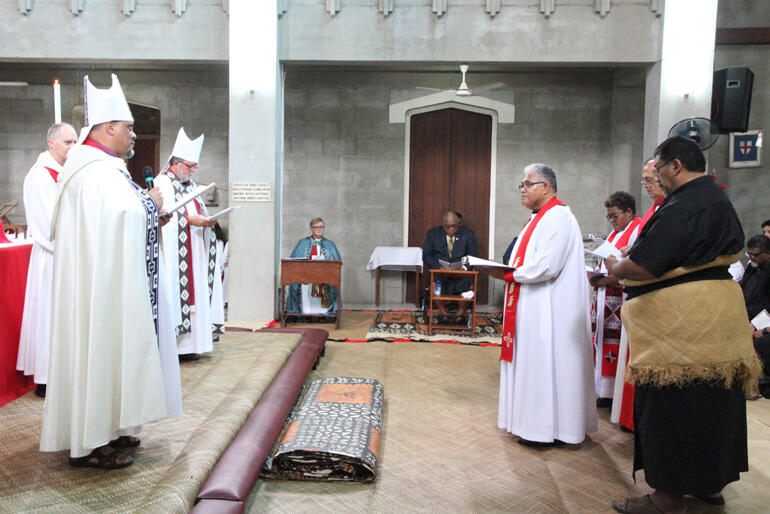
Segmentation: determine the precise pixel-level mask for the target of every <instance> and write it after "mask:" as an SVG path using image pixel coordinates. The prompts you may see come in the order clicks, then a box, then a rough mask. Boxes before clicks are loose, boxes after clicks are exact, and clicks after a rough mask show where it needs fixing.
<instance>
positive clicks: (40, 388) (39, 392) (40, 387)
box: [35, 384, 45, 398]
mask: <svg viewBox="0 0 770 514" xmlns="http://www.w3.org/2000/svg"><path fill="white" fill-rule="evenodd" d="M35 396H39V397H40V398H45V384H37V386H36V387H35Z"/></svg>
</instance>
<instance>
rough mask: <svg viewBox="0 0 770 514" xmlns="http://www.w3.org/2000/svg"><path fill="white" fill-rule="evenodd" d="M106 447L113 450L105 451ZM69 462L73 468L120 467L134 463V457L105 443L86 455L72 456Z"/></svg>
mask: <svg viewBox="0 0 770 514" xmlns="http://www.w3.org/2000/svg"><path fill="white" fill-rule="evenodd" d="M106 448H109V449H110V450H112V451H111V452H110V453H104V451H103V450H104V449H106ZM69 462H70V466H72V467H73V468H98V469H120V468H125V467H126V466H130V465H131V464H133V463H134V459H133V457H131V456H130V455H128V454H126V453H120V452H118V451H117V450H116V449H115V448H112V447H111V446H108V445H105V446H101V447H99V448H97V449H95V450H94V451H92V452H91V453H89V454H88V455H86V456H85V457H70V461H69Z"/></svg>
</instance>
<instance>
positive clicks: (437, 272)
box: [427, 269, 479, 336]
mask: <svg viewBox="0 0 770 514" xmlns="http://www.w3.org/2000/svg"><path fill="white" fill-rule="evenodd" d="M439 277H446V278H472V279H473V287H472V289H471V291H473V298H470V299H468V298H463V297H462V296H459V295H451V296H449V295H443V294H436V279H437V278H439ZM478 279H479V272H478V271H462V270H449V269H432V270H430V301H429V302H428V312H427V315H428V334H430V335H433V330H434V326H433V315H434V314H438V313H439V310H438V309H434V308H433V305H434V302H436V301H452V302H466V303H468V304H469V305H468V310H467V311H466V313H467V315H468V316H470V321H471V323H470V326H468V325H467V324H461V325H444V324H441V325H436V330H440V331H443V332H451V333H462V334H467V335H470V336H473V335H474V334H475V333H476V297H477V296H478V295H477V291H478Z"/></svg>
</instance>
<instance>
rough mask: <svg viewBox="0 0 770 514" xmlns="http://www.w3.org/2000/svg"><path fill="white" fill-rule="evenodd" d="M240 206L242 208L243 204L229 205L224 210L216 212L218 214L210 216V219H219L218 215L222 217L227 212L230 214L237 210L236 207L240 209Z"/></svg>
mask: <svg viewBox="0 0 770 514" xmlns="http://www.w3.org/2000/svg"><path fill="white" fill-rule="evenodd" d="M240 208H241V206H240V205H233V206H232V207H228V208H227V209H225V210H223V211H219V212H218V213H216V214H212V215H211V216H209V219H210V220H215V219H217V218H218V217H220V216H224V215H226V214H230V213H231V212H233V211H234V210H236V209H240Z"/></svg>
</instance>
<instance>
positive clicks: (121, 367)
mask: <svg viewBox="0 0 770 514" xmlns="http://www.w3.org/2000/svg"><path fill="white" fill-rule="evenodd" d="M85 86H86V87H85V89H86V125H87V126H86V127H84V129H83V131H82V132H81V136H80V139H79V141H78V144H77V145H76V146H74V147H73V148H72V149H71V150H70V153H69V155H68V158H67V162H66V163H65V166H64V169H63V171H62V173H61V175H60V177H59V187H58V191H57V197H56V201H55V204H54V211H53V216H52V221H51V234H52V239H54V240H55V244H56V252H55V255H54V271H53V293H52V300H53V301H52V312H51V340H52V341H56V344H54V345H52V346H51V357H50V367H49V376H48V379H49V380H48V391H47V396H46V402H45V408H44V411H43V427H42V434H41V441H40V449H41V451H60V450H65V449H69V450H70V456H71V457H70V464H71V465H72V466H89V467H98V468H107V469H111V468H118V467H124V466H127V465H129V464H131V463H132V459H131V457H130V455H128V454H125V453H123V452H121V451H118V450H117V449H116V448H118V447H126V446H136V445H137V444H138V440H136V439H133V438H129V437H128V436H130V435H135V434H136V433H138V431H139V430H140V429H141V425H142V424H144V423H148V422H152V421H156V420H160V419H162V418H164V417H165V416H166V403H165V395H164V386H163V376H162V372H161V363H160V355H159V351H158V338H157V333H156V330H157V329H156V319H155V312H156V311H155V308H156V305H157V303H156V296H155V294H156V289H157V274H156V271H157V270H156V268H157V260H156V259H157V226H158V208H157V204H156V200H155V199H154V198H151V197H150V195H148V194H147V193H146V192H144V191H141V190H140V189H139V187H138V186H137V185H136V184H134V183H133V182H132V181H131V178H130V175H129V174H128V171H127V169H126V165H125V162H124V158H128V157H130V155H131V153H133V143H134V140H135V138H136V135H135V134H134V132H133V117H132V116H131V112H130V110H129V108H128V103H127V102H126V101H125V97H124V96H123V92H122V90H121V89H120V84H119V83H118V81H117V77H115V76H114V75H113V85H112V87H111V88H110V89H109V90H100V89H97V88H95V87H93V86H92V85H91V83H90V82H89V81H88V77H86V84H85ZM153 194H156V195H157V198H158V200H160V195H159V194H158V193H157V192H153Z"/></svg>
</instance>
